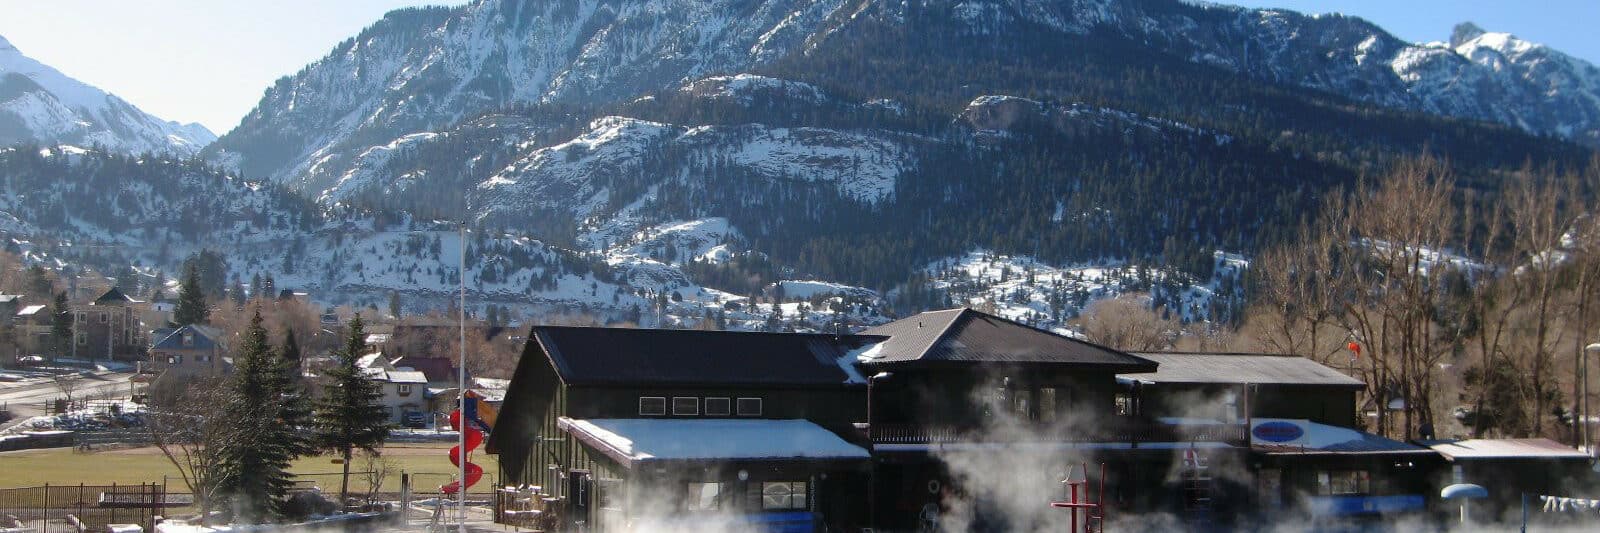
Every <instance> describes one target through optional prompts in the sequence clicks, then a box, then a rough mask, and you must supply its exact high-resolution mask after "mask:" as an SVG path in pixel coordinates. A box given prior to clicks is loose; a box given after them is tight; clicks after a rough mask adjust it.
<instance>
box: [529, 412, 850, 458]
mask: <svg viewBox="0 0 1600 533" xmlns="http://www.w3.org/2000/svg"><path fill="white" fill-rule="evenodd" d="M558 425H559V427H560V428H561V429H562V430H563V431H566V432H568V433H571V434H572V435H573V436H574V437H577V438H578V439H579V440H581V441H583V442H584V443H585V444H587V445H589V446H591V447H594V448H596V449H598V450H600V451H601V452H603V453H605V454H606V455H607V456H609V457H611V458H613V459H616V460H617V461H618V462H621V463H623V465H624V466H629V467H631V466H632V463H634V462H639V461H672V460H678V461H688V460H725V459H867V458H868V457H870V455H869V454H868V453H867V451H866V450H864V449H862V448H861V447H860V446H856V445H854V444H850V443H848V442H845V441H844V439H841V438H839V436H838V435H835V434H833V432H831V431H828V430H826V429H823V428H822V427H821V426H818V425H816V424H813V423H811V422H809V421H806V420H750V419H742V420H730V419H695V420H683V419H651V418H643V419H641V418H626V419H624V418H609V419H606V418H598V419H590V420H579V419H571V418H565V417H563V418H561V419H560V422H559V424H558Z"/></svg>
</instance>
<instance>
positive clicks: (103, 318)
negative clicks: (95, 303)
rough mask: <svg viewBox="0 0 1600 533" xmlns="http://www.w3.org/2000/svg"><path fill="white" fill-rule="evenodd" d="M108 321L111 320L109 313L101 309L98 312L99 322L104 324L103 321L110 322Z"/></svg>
mask: <svg viewBox="0 0 1600 533" xmlns="http://www.w3.org/2000/svg"><path fill="white" fill-rule="evenodd" d="M110 321H111V313H107V312H105V311H101V312H100V323H101V324H104V323H106V322H110Z"/></svg>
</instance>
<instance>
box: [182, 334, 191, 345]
mask: <svg viewBox="0 0 1600 533" xmlns="http://www.w3.org/2000/svg"><path fill="white" fill-rule="evenodd" d="M183 346H184V347H185V348H187V347H190V346H194V334H193V333H184V334H183Z"/></svg>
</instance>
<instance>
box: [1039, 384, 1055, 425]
mask: <svg viewBox="0 0 1600 533" xmlns="http://www.w3.org/2000/svg"><path fill="white" fill-rule="evenodd" d="M1055 419H1056V389H1055V388H1054V387H1041V388H1040V389H1039V420H1041V421H1044V422H1051V421H1054V420H1055Z"/></svg>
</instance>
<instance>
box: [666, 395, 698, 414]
mask: <svg viewBox="0 0 1600 533" xmlns="http://www.w3.org/2000/svg"><path fill="white" fill-rule="evenodd" d="M672 414H673V416H694V415H698V414H700V399H699V398H696V397H693V396H675V397H673V398H672Z"/></svg>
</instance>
